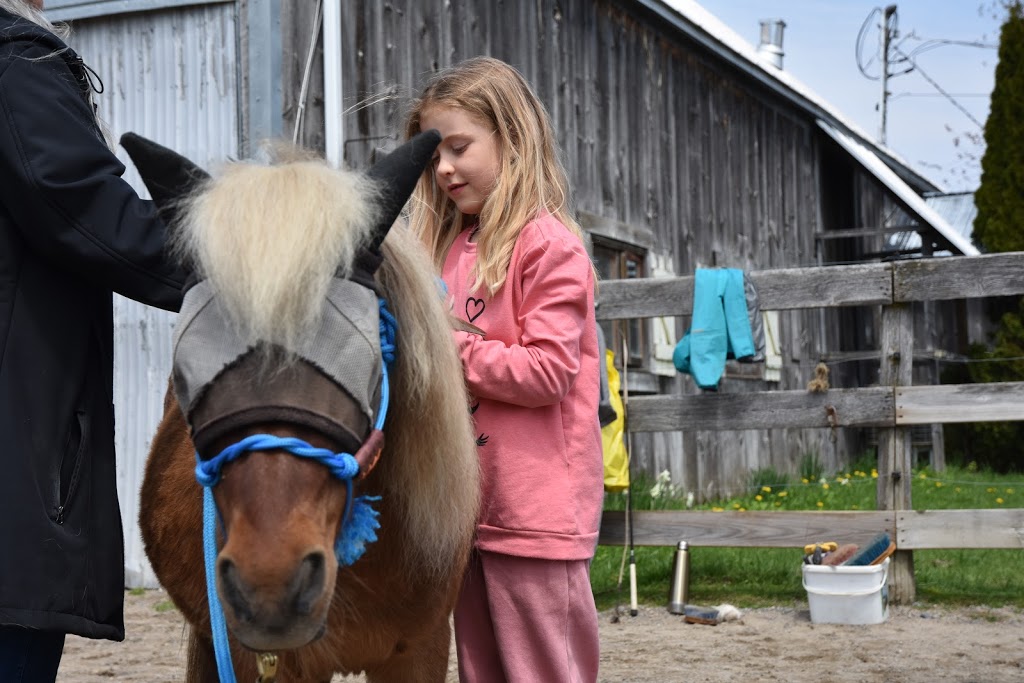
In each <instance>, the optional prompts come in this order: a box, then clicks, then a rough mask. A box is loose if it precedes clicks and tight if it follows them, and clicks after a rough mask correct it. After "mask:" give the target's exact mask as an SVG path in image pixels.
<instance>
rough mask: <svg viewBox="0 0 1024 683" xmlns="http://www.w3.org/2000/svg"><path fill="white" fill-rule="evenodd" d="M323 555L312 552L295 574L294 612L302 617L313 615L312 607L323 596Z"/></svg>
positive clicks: (324, 563) (324, 575)
mask: <svg viewBox="0 0 1024 683" xmlns="http://www.w3.org/2000/svg"><path fill="white" fill-rule="evenodd" d="M326 565H327V562H326V560H325V559H324V554H323V553H322V552H320V551H317V552H312V553H310V554H308V555H306V557H304V558H303V559H302V563H301V564H300V565H299V569H298V571H297V572H295V583H294V584H293V585H294V586H295V612H296V613H297V614H301V615H302V616H308V615H310V614H312V613H313V606H314V605H315V604H316V602H317V600H319V599H320V598H321V597H322V596H323V592H324V583H325V580H326V572H327V570H326Z"/></svg>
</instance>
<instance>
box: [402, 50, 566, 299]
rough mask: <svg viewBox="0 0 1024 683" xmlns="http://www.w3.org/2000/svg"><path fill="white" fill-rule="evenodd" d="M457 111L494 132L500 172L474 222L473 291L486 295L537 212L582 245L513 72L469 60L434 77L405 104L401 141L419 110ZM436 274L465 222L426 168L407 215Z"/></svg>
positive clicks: (539, 117) (538, 108)
mask: <svg viewBox="0 0 1024 683" xmlns="http://www.w3.org/2000/svg"><path fill="white" fill-rule="evenodd" d="M434 107H442V108H449V107H450V108H453V109H460V110H462V111H464V112H466V113H468V114H469V115H470V116H472V117H474V118H475V119H477V120H478V121H480V122H481V123H482V124H484V125H487V126H489V127H490V128H491V129H492V130H494V132H495V135H496V136H497V140H498V149H499V150H500V154H501V161H500V164H501V169H500V172H499V173H498V177H497V180H496V184H495V186H494V189H493V190H492V192H491V194H490V196H488V198H487V200H486V201H485V202H484V205H483V208H482V209H481V210H480V215H479V216H478V219H479V225H480V233H479V234H480V237H479V244H478V246H477V253H478V257H477V261H476V269H475V271H474V275H475V279H476V282H475V283H474V285H473V286H474V288H475V287H479V286H481V285H483V286H485V287H486V288H487V290H488V292H489V293H490V294H492V295H493V294H494V293H495V292H497V291H498V290H499V289H500V288H501V286H502V285H503V284H504V283H505V277H506V275H507V274H508V266H509V262H510V261H511V259H512V250H513V248H514V247H515V243H516V238H517V237H519V232H520V231H521V230H522V229H523V227H524V226H525V225H526V224H527V223H529V222H530V221H531V220H533V219H534V218H536V217H537V215H538V214H540V213H545V212H546V213H549V214H551V215H552V216H554V217H555V218H557V219H558V220H559V221H561V222H562V223H563V224H565V226H566V227H567V228H568V229H569V230H570V231H572V232H573V233H574V234H575V235H576V236H577V237H579V238H580V241H581V242H583V243H584V244H586V241H585V240H584V236H583V231H582V229H581V228H580V226H579V224H578V223H577V222H576V220H575V218H573V215H572V212H571V210H570V208H569V199H570V198H569V183H568V181H567V180H566V175H565V169H564V168H563V167H562V163H561V161H560V160H559V158H558V147H557V143H556V141H555V136H554V132H553V130H552V128H551V122H550V121H549V119H548V114H547V111H546V110H545V109H544V105H543V104H542V103H541V102H540V100H539V99H537V96H536V95H535V94H534V92H533V90H532V89H531V88H530V85H529V84H528V83H527V82H526V79H525V78H523V76H522V74H520V73H519V72H518V71H517V70H516V69H515V68H513V67H512V66H510V65H509V64H506V63H505V62H502V61H500V60H497V59H493V58H491V57H475V58H473V59H468V60H466V61H464V62H461V63H459V64H456V65H455V66H452V67H449V68H448V69H445V70H443V71H441V72H439V73H438V74H436V75H435V76H434V77H433V78H432V79H431V80H430V82H429V83H428V84H427V85H426V87H425V88H424V90H423V93H422V94H421V95H420V97H419V99H418V100H416V101H415V102H414V103H413V107H412V110H411V112H410V113H409V118H408V121H407V124H406V129H405V134H406V137H407V138H410V137H412V136H413V135H415V134H416V133H419V132H420V119H421V117H422V116H423V112H424V111H425V110H427V109H430V108H434ZM410 220H411V223H412V225H413V226H414V227H415V229H416V230H417V231H418V232H419V235H420V237H421V239H422V240H423V241H424V242H425V243H426V245H427V247H428V248H429V250H430V252H431V255H432V256H433V259H434V265H435V267H436V268H437V269H438V270H440V269H441V267H442V266H443V264H444V259H445V256H446V255H447V254H448V250H449V249H451V246H452V243H453V242H454V241H455V238H456V236H457V235H458V234H459V233H460V232H461V231H462V230H463V228H465V227H466V224H465V222H466V218H465V216H463V214H462V213H461V212H460V211H459V210H458V209H457V208H456V207H455V204H454V202H452V201H451V200H450V199H448V197H447V196H446V195H445V194H444V192H442V191H441V190H440V189H439V188H438V187H437V184H436V183H435V182H434V173H433V169H432V168H430V167H428V168H427V169H426V170H425V171H424V172H423V175H422V176H421V177H420V180H419V183H418V184H417V186H416V191H415V192H414V193H413V196H412V210H411V217H410Z"/></svg>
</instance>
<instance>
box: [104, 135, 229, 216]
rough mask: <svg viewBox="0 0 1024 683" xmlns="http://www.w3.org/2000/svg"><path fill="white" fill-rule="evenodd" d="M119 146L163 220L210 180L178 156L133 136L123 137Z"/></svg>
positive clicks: (204, 172)
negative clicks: (163, 217) (139, 177)
mask: <svg viewBox="0 0 1024 683" xmlns="http://www.w3.org/2000/svg"><path fill="white" fill-rule="evenodd" d="M121 146H122V147H124V148H125V151H127V152H128V156H130V157H131V158H132V161H133V162H134V163H135V167H136V168H137V169H139V175H141V176H142V180H143V182H144V183H146V189H148V190H149V194H150V195H152V197H153V201H154V202H156V205H157V206H158V207H159V208H160V211H161V213H164V215H165V216H166V215H167V214H168V213H170V214H173V213H174V211H175V206H176V205H177V203H178V201H179V200H181V199H182V198H184V197H186V196H188V195H189V194H190V193H191V192H192V191H193V190H194V189H195V188H196V187H198V186H199V185H200V184H201V183H203V182H204V181H206V180H207V179H209V177H210V174H209V173H207V172H206V171H204V170H203V169H201V168H199V167H198V166H196V165H195V164H194V163H192V162H191V161H189V160H188V159H186V158H185V157H183V156H181V155H180V154H178V153H177V152H174V151H172V150H169V149H167V148H166V147H164V146H162V145H158V144H157V143H155V142H153V141H152V140H149V139H147V138H144V137H142V136H141V135H136V134H135V133H125V134H124V135H122V136H121Z"/></svg>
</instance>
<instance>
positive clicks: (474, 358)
mask: <svg viewBox="0 0 1024 683" xmlns="http://www.w3.org/2000/svg"><path fill="white" fill-rule="evenodd" d="M431 128H435V129H437V130H438V131H440V133H441V136H442V141H441V144H440V146H439V147H438V149H437V152H436V154H435V156H434V163H433V168H432V169H429V170H428V171H427V172H426V173H425V174H424V177H423V178H421V179H420V182H419V185H418V186H417V189H416V193H415V194H414V196H413V210H412V225H413V226H414V227H415V228H416V229H417V230H418V231H419V232H420V234H421V236H422V237H423V240H424V241H425V243H426V244H427V245H428V248H429V249H430V250H431V252H432V253H433V257H434V260H435V262H436V264H437V266H438V268H439V269H440V271H441V273H442V278H443V280H444V282H445V285H446V287H447V290H448V298H449V301H450V303H451V305H452V307H453V313H454V314H455V315H456V316H457V317H459V318H461V319H463V320H465V321H466V322H468V323H471V324H472V325H474V326H476V327H477V328H480V330H482V334H473V333H470V332H463V331H456V332H455V333H454V334H455V340H456V343H457V344H458V347H459V351H460V354H461V357H462V363H463V368H464V370H465V375H466V382H467V386H468V388H469V392H470V394H471V396H472V402H471V406H470V410H471V411H472V412H473V416H474V419H475V422H476V429H477V445H478V449H479V454H480V466H481V474H482V477H481V481H482V486H483V490H482V496H481V512H480V519H479V522H478V524H477V539H476V549H475V551H474V554H473V557H472V559H471V562H470V568H469V570H468V573H467V575H466V578H465V581H464V584H463V588H462V593H461V595H460V597H459V601H458V604H457V605H456V608H455V640H456V646H457V651H458V659H459V678H460V680H462V681H464V682H465V681H487V682H488V683H492V682H495V681H594V680H596V679H597V666H598V631H597V612H596V608H595V606H594V597H593V593H592V592H591V589H590V575H589V561H590V558H591V557H592V556H593V554H594V549H595V546H596V544H597V532H598V524H599V521H600V515H601V501H602V495H603V469H602V468H603V465H602V455H601V433H600V427H599V424H598V418H597V403H598V397H599V392H600V390H599V381H600V380H599V365H598V362H599V358H600V355H599V349H598V348H597V326H596V324H595V321H594V284H595V281H594V269H593V267H592V264H591V262H590V258H589V257H588V255H587V251H586V247H585V246H584V242H583V234H582V231H581V230H580V227H579V225H577V223H576V221H574V220H573V218H572V216H571V215H570V213H569V210H568V207H567V206H566V203H567V199H568V197H567V195H568V188H567V182H566V178H565V172H564V170H563V169H562V167H561V164H560V163H559V161H558V158H557V153H556V144H555V140H554V135H553V133H552V130H551V125H550V123H549V121H548V116H547V113H546V112H545V110H544V106H543V105H542V104H541V103H540V101H539V100H538V99H537V97H536V95H535V94H534V93H533V92H532V91H531V89H530V86H529V85H528V84H527V83H526V81H525V80H524V79H523V77H522V75H520V74H519V72H517V71H516V70H515V69H513V68H512V67H511V66H509V65H508V64H505V63H504V62H501V61H498V60H495V59H491V58H476V59H471V60H468V61H466V62H462V63H461V64H458V65H457V66H455V67H453V68H450V69H448V70H446V71H444V72H441V73H440V74H438V75H437V76H436V77H435V78H434V79H433V80H432V81H431V82H430V83H429V84H428V85H427V87H426V88H425V90H424V91H423V94H422V96H421V97H420V98H419V100H417V102H416V103H415V105H414V108H413V111H412V113H411V115H410V118H409V122H408V126H407V130H406V134H407V136H412V135H414V134H416V133H418V132H419V131H420V130H428V129H431Z"/></svg>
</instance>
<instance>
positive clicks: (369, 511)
mask: <svg viewBox="0 0 1024 683" xmlns="http://www.w3.org/2000/svg"><path fill="white" fill-rule="evenodd" d="M378 306H379V312H380V353H381V358H382V359H383V361H384V362H383V363H382V364H381V377H380V405H379V407H378V409H377V419H376V422H375V423H374V429H375V430H378V431H383V429H384V421H385V419H386V417H387V412H388V403H389V400H390V384H389V382H388V369H389V367H390V366H391V364H392V363H394V360H395V331H396V329H397V327H398V323H397V322H396V320H395V317H394V316H393V315H392V314H391V312H390V311H389V310H388V309H387V302H386V301H385V300H384V299H379V300H378ZM265 450H286V451H288V452H289V453H291V454H292V455H295V456H298V457H302V458H311V459H313V460H315V461H317V462H319V463H321V464H322V465H324V466H326V467H327V468H328V469H329V470H330V471H331V474H333V475H334V476H335V477H337V478H338V479H340V480H341V481H343V482H345V486H346V488H347V489H348V497H347V499H346V501H347V502H346V506H345V514H344V515H343V516H342V521H341V527H340V528H339V530H338V537H337V539H336V540H335V543H334V553H335V555H336V557H337V558H338V564H339V565H341V566H344V567H347V566H349V565H351V564H352V563H354V562H355V561H356V560H358V559H359V558H360V557H362V556H363V553H364V552H366V546H367V545H368V544H370V543H373V542H374V541H376V540H377V529H379V528H380V522H379V521H377V517H378V516H379V515H380V513H379V512H378V511H377V510H375V509H374V508H373V503H374V502H376V501H379V500H380V496H359V497H358V498H353V496H352V480H353V479H354V478H355V477H356V476H357V475H358V474H359V463H358V462H356V458H355V456H354V455H352V454H351V453H334V452H332V451H330V450H329V449H326V448H316V447H314V446H311V445H310V444H308V443H306V442H305V441H303V440H302V439H297V438H294V437H288V438H284V437H278V436H274V435H272V434H254V435H252V436H247V437H246V438H244V439H242V440H241V441H239V442H238V443H235V444H232V445H230V446H228V447H227V448H225V449H224V450H223V451H221V452H220V453H218V454H217V455H215V456H214V457H213V458H210V459H209V460H201V459H200V458H199V454H198V453H196V480H197V481H198V482H199V483H200V484H201V485H202V486H203V560H204V564H205V566H206V597H207V602H208V603H209V606H210V631H211V633H212V634H213V649H214V653H215V656H216V660H217V672H218V674H219V677H220V680H221V681H222V683H236V679H235V668H234V664H233V663H232V661H231V649H230V647H229V645H228V632H227V624H226V622H225V620H224V608H223V606H222V605H221V602H220V596H218V595H217V578H216V573H215V570H214V565H215V563H216V559H217V533H216V524H217V519H218V518H219V513H218V511H217V505H216V502H215V501H214V499H213V487H214V486H216V485H217V482H219V481H220V475H221V470H222V469H223V468H224V466H225V465H226V464H228V463H229V462H231V461H232V460H235V459H237V458H239V457H240V456H242V455H244V454H245V453H249V452H252V451H265Z"/></svg>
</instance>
